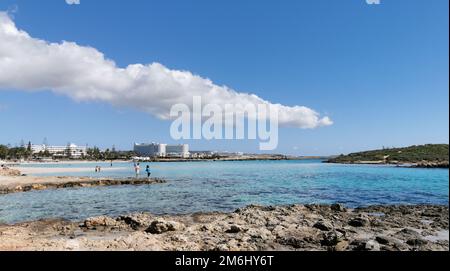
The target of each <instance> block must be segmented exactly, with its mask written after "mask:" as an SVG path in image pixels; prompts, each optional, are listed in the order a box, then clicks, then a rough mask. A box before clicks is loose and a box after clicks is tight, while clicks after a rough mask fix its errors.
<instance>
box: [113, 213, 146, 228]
mask: <svg viewBox="0 0 450 271" xmlns="http://www.w3.org/2000/svg"><path fill="white" fill-rule="evenodd" d="M117 220H118V221H123V222H124V223H125V224H127V225H129V226H130V227H131V228H132V229H134V230H138V229H141V228H148V227H149V226H150V224H151V223H152V222H153V220H152V216H151V215H149V214H145V213H138V214H131V215H125V216H119V218H117Z"/></svg>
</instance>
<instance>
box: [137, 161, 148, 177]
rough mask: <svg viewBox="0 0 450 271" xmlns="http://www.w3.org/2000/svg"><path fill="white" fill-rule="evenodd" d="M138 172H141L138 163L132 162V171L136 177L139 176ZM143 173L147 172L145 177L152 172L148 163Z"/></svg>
mask: <svg viewBox="0 0 450 271" xmlns="http://www.w3.org/2000/svg"><path fill="white" fill-rule="evenodd" d="M140 172H141V165H140V163H134V173H135V174H136V178H139V175H140ZM145 173H146V174H147V178H150V175H151V174H152V172H151V171H150V166H149V165H147V166H146V167H145Z"/></svg>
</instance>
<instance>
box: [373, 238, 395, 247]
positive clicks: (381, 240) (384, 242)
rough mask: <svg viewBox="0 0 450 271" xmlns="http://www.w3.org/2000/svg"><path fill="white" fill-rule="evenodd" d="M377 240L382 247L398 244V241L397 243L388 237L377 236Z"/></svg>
mask: <svg viewBox="0 0 450 271" xmlns="http://www.w3.org/2000/svg"><path fill="white" fill-rule="evenodd" d="M375 240H376V241H377V242H378V243H380V244H382V245H387V244H394V243H396V241H395V240H394V239H393V238H391V237H388V236H377V237H376V238H375Z"/></svg>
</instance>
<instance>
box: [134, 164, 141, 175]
mask: <svg viewBox="0 0 450 271" xmlns="http://www.w3.org/2000/svg"><path fill="white" fill-rule="evenodd" d="M140 170H141V167H140V165H139V163H137V164H134V172H135V173H136V178H139V172H140Z"/></svg>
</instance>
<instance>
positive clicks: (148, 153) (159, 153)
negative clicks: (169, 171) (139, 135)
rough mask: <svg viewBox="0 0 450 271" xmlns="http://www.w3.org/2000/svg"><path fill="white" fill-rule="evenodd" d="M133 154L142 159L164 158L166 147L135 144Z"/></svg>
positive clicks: (151, 144)
mask: <svg viewBox="0 0 450 271" xmlns="http://www.w3.org/2000/svg"><path fill="white" fill-rule="evenodd" d="M134 152H135V153H136V154H138V155H139V156H143V157H164V156H165V154H166V145H164V144H158V143H150V144H147V143H135V144H134Z"/></svg>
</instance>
